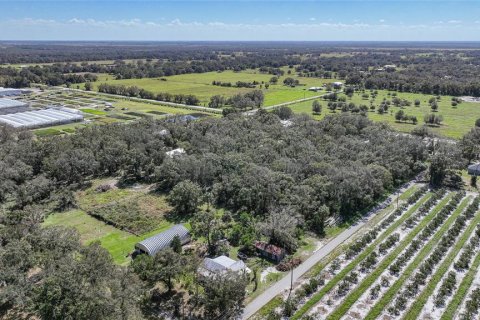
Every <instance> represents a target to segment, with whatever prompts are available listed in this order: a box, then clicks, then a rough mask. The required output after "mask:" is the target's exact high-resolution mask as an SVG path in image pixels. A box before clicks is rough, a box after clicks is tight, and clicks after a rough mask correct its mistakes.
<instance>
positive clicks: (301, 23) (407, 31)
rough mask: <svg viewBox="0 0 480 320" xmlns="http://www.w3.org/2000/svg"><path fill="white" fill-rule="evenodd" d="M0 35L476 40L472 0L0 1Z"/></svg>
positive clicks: (479, 19) (479, 9)
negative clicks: (0, 9)
mask: <svg viewBox="0 0 480 320" xmlns="http://www.w3.org/2000/svg"><path fill="white" fill-rule="evenodd" d="M0 3H1V6H2V7H3V8H7V10H2V11H1V12H0V40H17V41H18V40H44V41H57V40H60V41H62V40H63V41H68V40H74V41H80V40H82V41H248V40H254V41H293V40H298V41H392V40H394V41H479V40H480V36H479V35H480V5H479V4H478V3H476V2H474V1H409V0H397V1H381V2H380V1H322V0H319V1H222V2H220V1H141V0H136V1H135V0H133V1H132V0H126V1H71V0H63V1H2V2H0Z"/></svg>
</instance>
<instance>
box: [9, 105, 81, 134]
mask: <svg viewBox="0 0 480 320" xmlns="http://www.w3.org/2000/svg"><path fill="white" fill-rule="evenodd" d="M82 120H83V115H82V112H81V111H78V110H75V109H71V108H65V107H60V108H48V109H44V110H35V111H26V112H18V113H11V114H6V115H0V123H3V124H6V125H9V126H12V127H14V128H28V129H32V128H40V127H45V126H52V125H59V124H65V123H70V122H76V121H82Z"/></svg>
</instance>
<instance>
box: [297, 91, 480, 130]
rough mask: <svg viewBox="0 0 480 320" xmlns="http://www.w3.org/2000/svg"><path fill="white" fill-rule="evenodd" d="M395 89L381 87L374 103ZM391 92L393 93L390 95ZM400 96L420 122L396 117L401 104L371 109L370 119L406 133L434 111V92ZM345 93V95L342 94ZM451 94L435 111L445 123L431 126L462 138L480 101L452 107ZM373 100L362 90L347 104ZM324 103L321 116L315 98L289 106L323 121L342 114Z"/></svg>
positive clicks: (479, 110) (479, 115)
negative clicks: (383, 110) (417, 103)
mask: <svg viewBox="0 0 480 320" xmlns="http://www.w3.org/2000/svg"><path fill="white" fill-rule="evenodd" d="M366 93H370V91H368V90H367V91H366ZM392 93H393V92H390V91H387V90H378V95H377V97H376V99H375V102H374V105H376V106H377V105H379V104H380V103H381V102H382V101H383V99H384V98H386V99H387V100H391V99H392V98H393V96H392ZM389 94H390V95H389ZM396 95H397V97H398V98H400V99H406V100H408V101H410V102H412V105H411V106H407V107H404V108H403V109H402V110H403V111H404V112H405V113H406V114H407V115H411V116H416V117H417V119H418V124H417V125H413V124H411V122H409V123H404V122H398V121H396V120H395V113H396V112H397V111H398V110H400V109H401V108H400V107H395V106H393V105H392V106H390V108H389V109H388V112H387V113H385V114H379V113H378V112H377V111H376V110H375V111H368V112H367V115H368V117H369V118H370V119H372V120H373V121H376V122H387V123H388V124H390V125H391V126H392V127H393V128H394V129H395V130H398V131H402V132H411V131H412V130H413V129H414V128H415V127H419V126H422V125H423V118H424V116H425V115H426V114H429V113H432V110H431V108H430V105H429V104H428V100H429V99H430V98H431V97H433V96H432V95H426V94H417V93H403V92H397V93H396ZM340 96H342V95H340ZM451 98H452V97H451V96H442V97H441V100H440V101H438V106H439V108H438V112H435V114H438V115H442V116H443V122H442V125H441V126H439V127H435V126H432V127H430V128H431V130H432V131H433V132H436V133H438V134H440V135H443V136H446V137H450V138H455V139H459V138H461V137H462V136H463V135H464V134H465V133H467V132H468V131H470V129H471V128H472V127H473V126H474V124H475V120H476V119H479V118H480V103H471V102H462V103H461V104H459V105H458V106H457V107H455V108H454V107H452V106H451ZM370 99H371V98H369V99H363V98H362V93H361V92H356V93H355V94H354V95H353V97H352V98H351V99H350V98H347V103H349V102H353V103H355V104H356V105H361V104H365V105H367V106H370ZM416 99H418V100H420V102H421V104H420V106H419V107H415V106H414V103H413V102H414V101H415V100H416ZM319 101H320V104H321V105H322V114H320V115H312V101H308V102H301V103H297V104H293V105H290V106H289V107H290V108H291V109H292V110H293V111H294V112H299V113H300V112H302V113H307V114H309V115H312V116H313V118H315V119H317V120H320V119H322V118H324V117H325V116H326V115H330V114H336V113H337V114H338V113H341V111H340V110H336V111H335V112H334V113H333V112H332V111H330V110H329V109H328V108H327V101H323V100H319Z"/></svg>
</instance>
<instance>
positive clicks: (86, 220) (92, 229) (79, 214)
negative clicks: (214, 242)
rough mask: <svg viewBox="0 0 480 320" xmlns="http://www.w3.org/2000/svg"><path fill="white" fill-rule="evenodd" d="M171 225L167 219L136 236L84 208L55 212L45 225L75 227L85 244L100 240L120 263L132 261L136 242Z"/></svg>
mask: <svg viewBox="0 0 480 320" xmlns="http://www.w3.org/2000/svg"><path fill="white" fill-rule="evenodd" d="M171 225H172V224H171V223H170V222H166V221H165V222H164V223H162V224H161V225H159V226H158V227H157V228H156V229H155V230H153V231H151V232H149V233H146V234H143V235H141V236H135V235H133V234H130V233H128V232H125V231H122V230H119V229H117V228H115V227H113V226H110V225H108V224H106V223H103V222H101V221H99V220H97V219H95V218H93V217H91V216H89V215H88V214H86V213H85V212H84V211H82V210H71V211H67V212H61V213H54V214H51V215H50V216H48V218H47V219H46V220H45V222H44V226H64V227H72V228H75V229H76V230H77V231H78V233H79V235H80V240H81V241H82V243H84V244H89V243H91V242H93V241H100V243H101V245H102V247H104V248H105V249H107V250H108V252H110V254H111V255H112V258H113V259H114V261H115V262H116V263H118V264H126V263H128V262H129V261H130V258H129V257H128V254H129V253H131V252H132V251H133V249H134V246H135V243H137V242H139V241H142V240H143V239H146V238H148V237H150V236H152V235H155V234H157V233H159V232H162V231H165V230H166V229H168V228H169V227H170V226H171Z"/></svg>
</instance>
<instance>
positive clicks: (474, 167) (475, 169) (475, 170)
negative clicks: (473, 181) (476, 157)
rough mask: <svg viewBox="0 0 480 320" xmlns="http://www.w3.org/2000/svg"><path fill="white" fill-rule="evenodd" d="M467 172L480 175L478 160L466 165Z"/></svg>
mask: <svg viewBox="0 0 480 320" xmlns="http://www.w3.org/2000/svg"><path fill="white" fill-rule="evenodd" d="M468 174H469V175H471V176H477V177H480V162H479V163H475V164H472V165H470V166H468Z"/></svg>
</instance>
